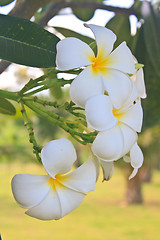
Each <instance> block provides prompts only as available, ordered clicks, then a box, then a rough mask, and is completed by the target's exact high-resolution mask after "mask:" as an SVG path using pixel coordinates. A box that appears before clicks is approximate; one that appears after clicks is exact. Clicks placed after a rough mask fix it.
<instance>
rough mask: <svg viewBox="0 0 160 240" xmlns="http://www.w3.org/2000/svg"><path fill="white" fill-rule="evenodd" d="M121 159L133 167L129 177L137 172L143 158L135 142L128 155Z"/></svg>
mask: <svg viewBox="0 0 160 240" xmlns="http://www.w3.org/2000/svg"><path fill="white" fill-rule="evenodd" d="M123 159H124V161H125V162H129V163H131V166H132V167H133V168H134V169H133V172H132V173H131V175H130V176H129V179H131V178H133V177H134V176H135V175H136V174H137V172H138V169H139V168H140V167H141V166H142V164H143V160H144V157H143V153H142V150H141V149H140V147H139V146H138V144H137V142H136V143H135V144H134V145H133V146H132V148H131V150H130V156H124V157H123Z"/></svg>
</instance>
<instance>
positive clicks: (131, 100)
mask: <svg viewBox="0 0 160 240" xmlns="http://www.w3.org/2000/svg"><path fill="white" fill-rule="evenodd" d="M131 84H132V91H131V92H130V95H129V97H128V98H127V100H126V101H125V102H124V104H123V106H122V108H121V110H122V111H123V112H124V111H126V110H127V109H128V108H129V107H130V106H131V105H132V104H133V103H134V101H136V100H137V99H138V97H139V94H138V91H137V88H136V85H135V83H134V82H133V81H131Z"/></svg>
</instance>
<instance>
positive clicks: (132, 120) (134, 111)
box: [121, 100, 143, 132]
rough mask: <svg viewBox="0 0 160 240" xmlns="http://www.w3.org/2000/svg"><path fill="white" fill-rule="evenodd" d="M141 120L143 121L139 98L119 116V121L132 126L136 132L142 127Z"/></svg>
mask: <svg viewBox="0 0 160 240" xmlns="http://www.w3.org/2000/svg"><path fill="white" fill-rule="evenodd" d="M142 121H143V110H142V106H141V101H140V100H139V101H138V102H136V103H135V104H134V105H132V106H131V107H130V108H128V110H127V111H126V112H125V114H123V117H122V118H121V122H123V123H125V124H127V125H128V126H129V127H131V128H133V129H134V130H135V131H136V132H140V131H141V128H142Z"/></svg>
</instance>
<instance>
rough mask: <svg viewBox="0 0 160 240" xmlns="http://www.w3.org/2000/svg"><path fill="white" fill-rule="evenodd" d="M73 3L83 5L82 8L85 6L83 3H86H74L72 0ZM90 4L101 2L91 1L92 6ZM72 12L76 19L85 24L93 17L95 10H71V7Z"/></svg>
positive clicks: (98, 0) (80, 0)
mask: <svg viewBox="0 0 160 240" xmlns="http://www.w3.org/2000/svg"><path fill="white" fill-rule="evenodd" d="M73 2H76V3H77V2H80V3H82V4H84V6H85V3H86V1H84V0H75V1H74V0H73ZM92 2H93V4H94V2H96V3H102V2H103V0H92V1H91V4H92ZM77 5H78V4H77ZM72 11H73V13H74V14H75V15H76V17H77V18H79V19H80V20H82V21H85V22H86V21H89V20H90V19H91V18H92V17H93V15H94V12H95V10H92V9H90V8H89V7H88V9H85V8H73V7H72Z"/></svg>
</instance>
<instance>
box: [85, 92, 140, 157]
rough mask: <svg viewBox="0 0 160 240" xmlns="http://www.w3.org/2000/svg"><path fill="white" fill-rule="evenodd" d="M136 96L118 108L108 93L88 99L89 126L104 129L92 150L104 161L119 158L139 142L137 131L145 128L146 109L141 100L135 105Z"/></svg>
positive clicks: (87, 115)
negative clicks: (143, 125) (143, 109)
mask: <svg viewBox="0 0 160 240" xmlns="http://www.w3.org/2000/svg"><path fill="white" fill-rule="evenodd" d="M131 95H132V94H131ZM133 99H134V98H133V95H132V98H129V99H128V101H126V102H125V103H124V104H123V106H122V107H121V108H120V109H116V108H114V107H113V105H112V103H111V101H110V98H109V97H108V96H106V95H97V96H94V97H91V98H89V99H88V101H87V103H86V106H85V113H86V119H87V122H88V125H89V126H91V127H92V128H93V129H95V130H98V131H100V132H99V133H98V135H97V136H96V138H95V140H94V142H93V144H92V151H93V154H95V155H96V156H97V157H98V158H99V159H101V160H102V161H114V160H118V159H119V158H121V157H122V156H124V155H125V154H127V153H128V152H129V151H130V149H131V147H132V146H133V144H134V143H135V142H136V141H137V138H138V136H137V133H136V132H140V131H141V127H142V118H143V111H142V107H141V102H140V100H138V101H137V102H135V104H133Z"/></svg>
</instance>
